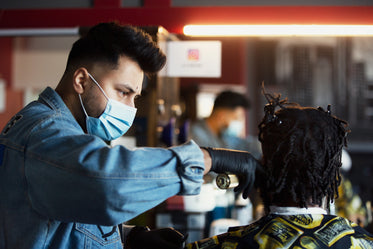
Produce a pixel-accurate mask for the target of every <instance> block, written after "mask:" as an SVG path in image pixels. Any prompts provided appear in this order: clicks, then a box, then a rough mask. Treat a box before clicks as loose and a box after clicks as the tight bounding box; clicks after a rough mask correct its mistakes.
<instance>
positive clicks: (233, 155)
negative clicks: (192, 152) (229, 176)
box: [202, 147, 259, 199]
mask: <svg viewBox="0 0 373 249" xmlns="http://www.w3.org/2000/svg"><path fill="white" fill-rule="evenodd" d="M202 149H205V150H207V151H208V152H209V154H210V156H211V161H212V165H211V171H214V172H216V173H233V174H235V175H237V177H238V179H239V185H238V186H237V187H236V188H235V189H234V191H235V192H241V191H242V197H243V198H245V199H246V198H247V197H248V195H249V192H250V190H251V188H252V186H253V185H254V181H255V170H256V167H257V166H258V165H259V162H258V161H257V160H256V159H255V158H254V157H253V156H252V155H251V154H250V153H248V152H246V151H238V150H229V149H221V148H210V147H202Z"/></svg>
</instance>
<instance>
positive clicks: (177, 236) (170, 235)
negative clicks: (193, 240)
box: [157, 227, 188, 243]
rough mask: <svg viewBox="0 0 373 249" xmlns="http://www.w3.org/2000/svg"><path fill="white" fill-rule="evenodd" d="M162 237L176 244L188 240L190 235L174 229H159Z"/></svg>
mask: <svg viewBox="0 0 373 249" xmlns="http://www.w3.org/2000/svg"><path fill="white" fill-rule="evenodd" d="M157 231H158V232H159V235H160V237H162V238H165V239H166V240H168V241H175V242H176V243H182V242H184V241H185V240H186V239H187V238H188V234H187V235H184V234H182V233H181V232H179V231H177V230H175V229H174V228H172V227H168V228H160V229H157Z"/></svg>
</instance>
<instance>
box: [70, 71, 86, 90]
mask: <svg viewBox="0 0 373 249" xmlns="http://www.w3.org/2000/svg"><path fill="white" fill-rule="evenodd" d="M88 81H89V74H88V70H87V69H86V68H84V67H80V68H78V69H77V70H75V72H74V75H73V87H74V90H75V92H77V93H78V94H83V93H84V91H85V89H86V86H87V84H88Z"/></svg>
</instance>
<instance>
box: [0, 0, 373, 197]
mask: <svg viewBox="0 0 373 249" xmlns="http://www.w3.org/2000/svg"><path fill="white" fill-rule="evenodd" d="M111 20H119V21H120V22H122V23H130V24H133V25H137V26H162V27H164V28H165V29H166V30H168V31H169V32H170V33H172V34H175V35H176V36H177V38H178V39H180V40H220V41H221V42H222V75H221V77H220V78H197V77H193V78H180V79H178V81H177V82H178V84H179V87H180V88H177V90H178V92H179V94H180V99H183V96H182V95H183V94H182V93H191V92H192V93H193V91H198V86H199V85H211V86H220V87H222V86H224V87H225V86H226V85H232V86H239V87H243V89H245V91H246V92H247V94H248V95H249V96H250V98H251V100H252V102H253V108H252V109H251V110H250V111H249V113H248V123H247V131H248V133H250V134H255V133H256V132H257V130H256V124H257V123H258V121H259V118H260V117H261V115H262V110H261V107H262V106H263V104H264V99H263V97H262V96H261V94H260V84H261V82H262V81H264V82H265V84H266V86H267V88H268V90H271V91H278V92H282V93H283V94H284V95H285V96H287V97H289V99H290V100H292V101H296V102H300V103H301V104H302V105H321V106H324V107H326V105H327V104H332V111H333V112H334V113H336V114H338V116H341V117H343V118H344V119H346V120H348V121H349V123H350V125H351V129H352V133H351V136H350V139H349V147H348V150H349V152H350V154H351V156H352V159H353V168H352V171H351V172H350V175H351V177H352V180H353V182H354V183H355V184H356V186H357V188H358V190H360V193H361V194H362V197H363V198H364V199H366V200H368V199H369V200H372V199H373V183H372V182H371V181H370V180H369V179H370V178H371V177H372V175H373V160H372V159H373V45H372V44H373V38H372V37H307V38H305V37H234V38H229V37H228V38H227V37H212V38H200V37H197V38H191V37H186V36H184V35H183V34H182V27H183V26H184V25H186V24H242V23H244V24H268V23H272V24H363V25H373V2H372V1H370V0H328V1H325V0H324V1H322V0H314V1H305V0H304V1H300V0H298V1H295V0H285V1H281V2H280V3H279V1H275V0H252V1H247V0H231V1H224V0H219V1H217V0H215V1H209V0H173V1H171V0H144V1H139V0H122V1H120V0H110V1H107V0H95V1H92V0H74V1H72V0H70V1H41V0H34V1H27V0H21V1H12V0H2V1H1V2H0V30H9V29H14V30H17V29H38V28H41V29H43V28H74V27H79V26H91V25H93V24H95V23H97V22H100V21H111ZM76 38H77V36H74V35H67V36H40V37H39V36H22V35H14V36H9V35H5V36H3V37H0V54H1V58H2V59H1V61H0V74H1V78H2V79H4V82H5V83H4V86H5V91H3V92H4V93H5V94H4V96H3V100H4V101H5V102H4V104H3V105H2V106H3V107H2V109H1V112H0V126H1V127H3V126H4V125H5V122H6V120H8V119H9V118H10V116H11V115H13V114H14V113H15V112H16V111H17V110H18V109H20V108H21V107H22V106H23V105H24V104H25V99H26V100H27V99H30V98H32V97H33V94H34V92H35V91H38V90H39V89H41V88H43V87H44V86H46V85H52V86H53V84H56V83H57V82H52V81H46V79H47V80H49V79H55V80H58V79H59V77H60V75H56V72H58V73H60V74H62V70H63V69H62V68H59V66H60V65H61V64H59V63H58V62H56V63H54V62H53V61H44V62H43V61H41V60H42V59H43V58H48V57H50V58H59V59H61V60H62V64H63V63H64V62H65V61H63V60H65V59H66V53H67V51H68V49H69V44H71V41H73V40H74V39H76ZM33 54H34V55H35V54H36V55H37V56H40V57H37V58H40V59H41V60H40V61H39V60H38V61H27V58H34V57H32V55H33ZM25 56H26V57H25ZM27 63H29V64H27ZM32 64H36V65H40V66H41V67H42V69H40V70H42V71H38V70H39V69H38V70H36V71H34V69H33V67H32ZM41 72H43V73H41ZM49 77H50V78H49ZM196 89H197V90H196ZM30 96H31V97H30ZM188 96H189V95H188ZM184 97H185V96H184ZM189 97H190V96H189Z"/></svg>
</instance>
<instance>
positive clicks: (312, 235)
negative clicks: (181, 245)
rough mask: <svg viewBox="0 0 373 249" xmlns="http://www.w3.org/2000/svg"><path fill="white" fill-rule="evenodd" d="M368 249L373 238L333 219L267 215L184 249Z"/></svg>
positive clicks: (352, 224) (334, 217)
mask: <svg viewBox="0 0 373 249" xmlns="http://www.w3.org/2000/svg"><path fill="white" fill-rule="evenodd" d="M218 248H219V249H244V248H245V249H249V248H250V249H251V248H252V249H259V248H260V249H280V248H281V249H283V248H294V249H324V248H325V249H326V248H334V249H335V248H338V249H368V248H369V249H371V248H373V236H372V235H371V234H369V233H368V232H367V231H366V230H364V229H363V228H361V227H359V226H358V225H356V224H355V223H352V222H350V221H348V220H347V219H345V218H341V217H337V216H334V215H322V214H318V215H310V214H302V215H289V216H288V215H275V214H270V215H268V216H265V217H263V218H261V219H260V220H258V221H257V222H255V223H252V224H250V225H248V226H242V227H233V228H230V229H229V231H228V232H227V233H224V234H221V235H218V236H214V237H211V238H207V239H204V240H200V241H196V242H194V243H190V244H187V245H186V249H218Z"/></svg>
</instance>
